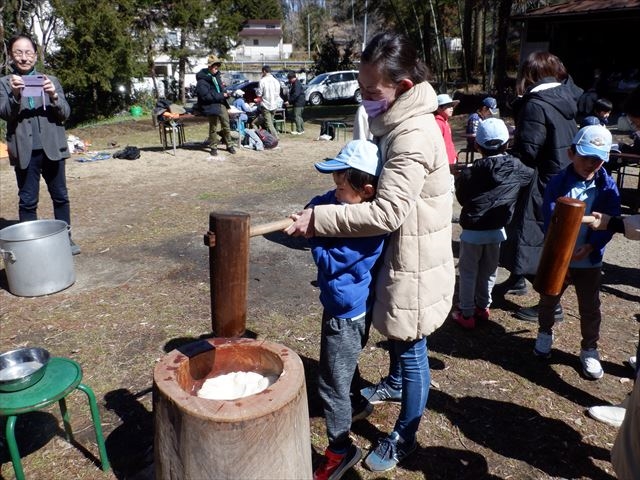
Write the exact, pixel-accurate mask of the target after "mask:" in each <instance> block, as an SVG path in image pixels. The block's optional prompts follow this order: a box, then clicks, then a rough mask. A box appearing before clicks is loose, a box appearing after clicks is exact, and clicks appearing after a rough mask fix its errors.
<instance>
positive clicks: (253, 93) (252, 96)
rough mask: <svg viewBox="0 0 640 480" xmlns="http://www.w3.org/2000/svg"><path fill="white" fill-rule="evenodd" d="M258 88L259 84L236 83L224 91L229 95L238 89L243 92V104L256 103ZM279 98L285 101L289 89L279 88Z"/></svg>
mask: <svg viewBox="0 0 640 480" xmlns="http://www.w3.org/2000/svg"><path fill="white" fill-rule="evenodd" d="M258 86H259V82H243V83H238V84H237V85H234V86H233V87H227V88H226V91H227V92H229V94H230V95H231V94H232V93H233V92H235V91H236V90H238V89H240V90H242V91H243V92H244V100H245V102H248V103H253V102H255V101H256V97H257V96H258V93H257V90H258ZM280 96H281V97H282V101H283V102H284V101H286V100H287V98H288V97H289V89H288V88H281V89H280Z"/></svg>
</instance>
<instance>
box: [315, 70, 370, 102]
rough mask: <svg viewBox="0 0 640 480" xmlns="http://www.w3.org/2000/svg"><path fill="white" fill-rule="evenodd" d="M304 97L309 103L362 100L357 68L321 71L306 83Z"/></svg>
mask: <svg viewBox="0 0 640 480" xmlns="http://www.w3.org/2000/svg"><path fill="white" fill-rule="evenodd" d="M304 98H305V100H306V102H307V103H309V104H311V105H322V104H323V103H325V102H335V101H338V100H342V101H345V100H353V101H354V102H355V103H360V102H362V95H361V94H360V85H359V84H358V71H357V70H344V71H340V72H327V73H321V74H320V75H317V76H316V77H314V78H313V79H312V80H311V81H310V82H309V83H307V85H306V87H305V91H304Z"/></svg>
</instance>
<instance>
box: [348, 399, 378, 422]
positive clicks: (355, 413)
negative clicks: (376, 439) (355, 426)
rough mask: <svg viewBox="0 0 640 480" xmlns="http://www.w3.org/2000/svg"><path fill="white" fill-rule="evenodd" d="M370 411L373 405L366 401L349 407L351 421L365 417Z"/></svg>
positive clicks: (371, 411)
mask: <svg viewBox="0 0 640 480" xmlns="http://www.w3.org/2000/svg"><path fill="white" fill-rule="evenodd" d="M372 413H373V405H372V404H371V402H366V403H365V404H363V405H358V406H357V407H351V421H352V422H357V421H358V420H362V419H364V418H367V417H368V416H369V415H371V414H372Z"/></svg>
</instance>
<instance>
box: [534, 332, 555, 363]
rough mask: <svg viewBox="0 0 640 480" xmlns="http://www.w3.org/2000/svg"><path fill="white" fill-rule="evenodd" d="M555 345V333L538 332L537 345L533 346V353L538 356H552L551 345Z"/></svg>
mask: <svg viewBox="0 0 640 480" xmlns="http://www.w3.org/2000/svg"><path fill="white" fill-rule="evenodd" d="M552 345H553V334H548V333H543V332H538V338H536V345H535V347H533V354H534V355H536V356H538V357H543V358H549V357H550V356H551V346H552Z"/></svg>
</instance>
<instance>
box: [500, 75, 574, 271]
mask: <svg viewBox="0 0 640 480" xmlns="http://www.w3.org/2000/svg"><path fill="white" fill-rule="evenodd" d="M580 95H582V89H581V88H579V87H577V86H576V85H575V84H574V83H573V81H572V80H571V79H570V78H569V79H568V80H567V81H566V82H564V83H558V82H557V81H556V80H555V79H553V78H547V79H544V80H543V81H542V82H540V83H538V84H536V85H533V86H532V87H531V88H529V89H528V90H527V92H526V93H525V94H524V95H523V96H522V97H521V98H520V99H518V100H517V102H516V103H515V104H514V112H515V118H516V131H515V136H514V144H513V149H512V153H513V154H514V155H516V156H517V157H519V158H520V160H522V163H524V164H525V165H527V166H529V167H531V168H533V169H534V174H533V178H532V180H531V182H530V184H529V185H528V186H527V187H525V188H524V189H522V190H521V191H520V197H519V198H518V202H517V204H516V209H515V212H514V215H513V219H512V221H511V223H510V224H509V225H508V227H507V240H506V241H505V242H504V243H503V244H502V248H501V251H500V257H501V264H502V266H503V267H505V268H506V269H507V270H509V271H510V272H511V273H513V274H516V275H534V274H535V273H536V270H537V269H538V262H539V260H540V254H541V253H542V245H543V243H544V232H543V223H544V222H543V217H542V199H543V196H544V189H545V187H546V185H547V182H548V181H549V179H550V178H551V177H552V176H553V175H555V174H556V173H558V172H559V171H561V170H562V169H563V168H565V167H566V166H567V165H568V164H569V156H568V149H569V147H570V146H571V142H572V141H573V137H574V136H575V134H576V132H577V131H578V127H577V124H576V113H577V101H578V98H580Z"/></svg>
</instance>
